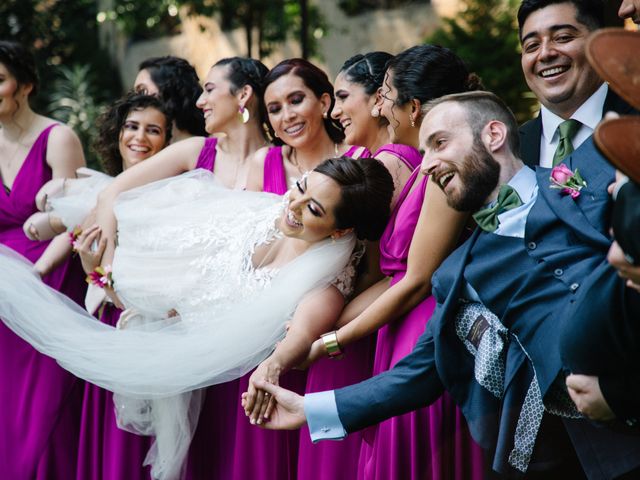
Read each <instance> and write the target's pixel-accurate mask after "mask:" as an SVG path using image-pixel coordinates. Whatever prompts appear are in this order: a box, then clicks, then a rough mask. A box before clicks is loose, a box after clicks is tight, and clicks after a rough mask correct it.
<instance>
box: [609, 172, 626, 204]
mask: <svg viewBox="0 0 640 480" xmlns="http://www.w3.org/2000/svg"><path fill="white" fill-rule="evenodd" d="M627 183H629V177H627V176H626V175H623V176H622V178H621V179H620V180H618V182H617V183H616V186H615V188H614V189H613V192H611V198H613V201H614V202H615V201H616V200H617V199H618V193H620V189H621V188H622V187H624V186H625V185H626V184H627Z"/></svg>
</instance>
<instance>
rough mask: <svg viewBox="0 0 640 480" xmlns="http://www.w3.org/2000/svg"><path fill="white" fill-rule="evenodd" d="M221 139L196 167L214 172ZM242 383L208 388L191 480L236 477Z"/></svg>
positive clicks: (210, 142) (208, 144)
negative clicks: (237, 412) (235, 449)
mask: <svg viewBox="0 0 640 480" xmlns="http://www.w3.org/2000/svg"><path fill="white" fill-rule="evenodd" d="M217 144H218V139H217V138H214V137H211V138H207V139H205V143H204V146H203V147H202V150H201V151H200V155H199V156H198V162H197V163H196V168H202V169H204V170H209V171H210V172H213V171H214V169H215V163H216V146H217ZM238 388H239V387H238V380H232V381H230V382H225V383H221V384H218V385H212V386H210V387H207V388H206V391H205V396H204V400H203V405H202V410H201V412H200V418H199V420H198V426H197V428H196V431H195V433H194V436H193V439H192V441H191V446H190V448H189V454H188V456H187V463H186V475H185V478H186V479H187V480H208V479H218V478H219V479H223V478H224V479H226V478H232V473H233V464H232V461H231V457H232V456H233V441H234V430H235V416H234V415H233V413H235V408H236V405H237V404H238V403H239V402H240V392H239V390H238Z"/></svg>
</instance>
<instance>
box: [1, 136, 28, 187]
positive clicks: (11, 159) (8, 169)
mask: <svg viewBox="0 0 640 480" xmlns="http://www.w3.org/2000/svg"><path fill="white" fill-rule="evenodd" d="M2 129H3V127H0V130H2ZM26 133H27V129H26V128H25V129H24V130H23V131H22V133H21V134H20V135H19V136H18V138H17V139H16V142H15V143H16V146H15V147H14V149H13V152H11V155H2V156H1V157H0V158H1V159H5V158H8V159H9V160H8V161H7V162H4V161H1V160H0V166H1V167H3V168H0V177H4V176H3V175H2V170H4V171H5V173H11V168H12V167H13V164H14V163H15V161H16V158H17V157H16V153H18V150H19V149H20V147H21V146H23V145H22V144H21V143H20V142H21V141H22V139H23V137H24V136H25V134H26Z"/></svg>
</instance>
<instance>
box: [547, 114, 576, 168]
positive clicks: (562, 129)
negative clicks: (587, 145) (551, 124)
mask: <svg viewBox="0 0 640 480" xmlns="http://www.w3.org/2000/svg"><path fill="white" fill-rule="evenodd" d="M581 126H582V124H581V123H580V122H579V121H578V120H574V119H573V118H572V119H569V120H565V121H564V122H562V123H561V124H560V125H558V132H559V133H560V140H559V141H558V146H557V147H556V151H555V153H554V154H553V166H554V167H555V166H556V165H558V164H559V163H560V162H561V161H562V160H564V159H565V157H567V156H568V155H570V154H571V152H573V143H571V141H572V140H573V137H574V136H575V135H576V133H578V130H580V127H581Z"/></svg>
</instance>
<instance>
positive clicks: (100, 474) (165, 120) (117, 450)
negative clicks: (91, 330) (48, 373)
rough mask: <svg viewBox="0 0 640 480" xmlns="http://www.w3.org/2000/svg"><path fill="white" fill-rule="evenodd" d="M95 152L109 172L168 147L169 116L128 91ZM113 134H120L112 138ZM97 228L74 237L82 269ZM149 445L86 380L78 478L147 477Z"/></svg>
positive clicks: (104, 312)
mask: <svg viewBox="0 0 640 480" xmlns="http://www.w3.org/2000/svg"><path fill="white" fill-rule="evenodd" d="M99 132H100V133H99V138H98V141H97V142H96V150H97V152H98V154H99V155H100V160H101V162H102V166H103V169H104V171H105V172H106V173H109V174H110V175H114V176H115V175H118V174H119V173H121V172H122V171H124V170H127V169H128V168H130V167H132V166H133V165H136V164H137V163H139V162H142V161H144V160H146V159H148V158H149V157H151V156H152V155H154V154H155V153H157V152H159V151H160V150H162V149H163V148H164V147H165V146H166V145H168V143H169V141H170V139H171V118H170V117H169V116H168V113H167V112H166V110H165V107H164V105H163V104H162V103H161V102H160V100H159V99H158V98H156V97H152V96H149V95H141V94H133V95H129V96H127V97H125V98H123V99H121V100H119V101H118V102H116V103H115V104H114V105H113V107H112V108H110V109H109V111H107V112H106V113H105V114H104V115H103V116H102V117H101V119H100V120H99ZM114 132H118V133H117V136H115V137H114ZM97 235H98V231H97V229H95V228H93V229H86V230H85V232H83V233H82V234H81V235H80V236H79V237H78V241H77V247H76V248H77V251H78V254H79V255H80V258H81V259H82V266H83V268H84V270H85V273H89V272H91V271H93V270H94V269H95V268H96V267H97V266H98V265H99V261H100V255H101V252H100V250H98V251H97V252H92V251H91V244H92V243H93V242H94V241H95V240H96V238H97ZM98 313H99V314H98V317H99V319H100V321H101V322H103V323H106V324H108V325H111V326H115V325H116V323H117V322H118V319H119V318H120V314H121V313H122V311H121V310H120V309H119V308H117V307H116V306H114V305H113V303H111V302H104V303H103V304H102V306H101V307H100V308H99V309H98ZM150 446H151V441H150V439H149V438H148V437H143V436H140V435H135V434H133V433H129V432H126V431H124V430H121V429H119V428H118V426H117V423H116V416H115V410H114V405H113V394H112V393H111V392H109V391H107V390H104V389H102V388H100V387H98V386H96V385H92V384H90V383H87V384H86V386H85V389H84V398H83V403H82V418H81V428H80V443H79V446H78V471H77V475H76V478H77V479H78V480H119V479H122V478H127V479H128V480H136V479H139V480H144V479H148V478H150V471H149V468H146V467H144V466H143V462H144V458H145V456H146V454H147V451H148V450H149V448H150Z"/></svg>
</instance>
